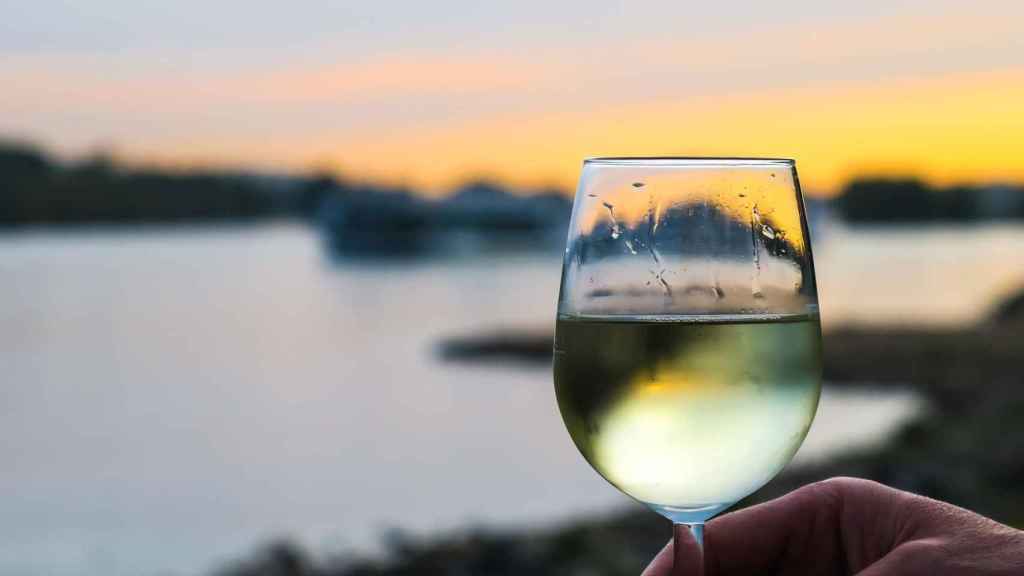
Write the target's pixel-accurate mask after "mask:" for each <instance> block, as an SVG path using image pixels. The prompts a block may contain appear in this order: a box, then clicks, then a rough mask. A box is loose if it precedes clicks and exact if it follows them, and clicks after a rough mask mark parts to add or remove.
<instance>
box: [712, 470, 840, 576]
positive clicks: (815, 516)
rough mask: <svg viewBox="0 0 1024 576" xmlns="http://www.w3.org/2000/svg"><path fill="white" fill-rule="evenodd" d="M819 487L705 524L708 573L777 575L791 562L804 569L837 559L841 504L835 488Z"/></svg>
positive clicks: (722, 575)
mask: <svg viewBox="0 0 1024 576" xmlns="http://www.w3.org/2000/svg"><path fill="white" fill-rule="evenodd" d="M822 484H823V483H818V484H811V485H809V486H804V487H803V488H800V489H798V490H795V491H793V492H790V493H789V494H787V495H785V496H782V497H781V498H776V499H775V500H772V501H770V502H766V503H764V504H759V505H757V506H752V507H750V508H746V509H744V510H740V511H738V512H733V513H731V514H726V515H725V516H722V517H721V518H717V519H715V520H712V521H711V522H709V523H708V525H707V528H706V530H705V537H704V541H705V543H706V558H705V561H706V564H707V570H708V573H709V574H714V575H721V576H726V575H731V574H749V573H760V572H767V571H773V570H780V569H783V568H784V567H785V565H786V563H787V561H789V560H793V561H796V562H799V565H800V566H801V568H802V569H806V568H807V567H809V566H813V565H820V564H822V563H823V562H824V561H826V560H832V559H834V558H836V557H838V556H837V552H838V550H836V530H837V527H838V524H839V518H838V509H839V506H838V504H839V500H838V498H837V496H836V494H835V491H834V490H833V489H831V488H828V487H827V486H822ZM808 573H812V572H808Z"/></svg>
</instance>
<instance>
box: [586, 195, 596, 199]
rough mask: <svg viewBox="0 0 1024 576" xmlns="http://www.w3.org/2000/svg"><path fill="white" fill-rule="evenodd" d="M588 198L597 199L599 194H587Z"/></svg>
mask: <svg viewBox="0 0 1024 576" xmlns="http://www.w3.org/2000/svg"><path fill="white" fill-rule="evenodd" d="M587 196H590V197H591V198H597V194H587Z"/></svg>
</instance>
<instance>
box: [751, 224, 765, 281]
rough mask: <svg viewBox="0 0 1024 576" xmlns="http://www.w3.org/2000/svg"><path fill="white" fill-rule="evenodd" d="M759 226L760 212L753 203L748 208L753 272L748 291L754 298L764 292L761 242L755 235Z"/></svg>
mask: <svg viewBox="0 0 1024 576" xmlns="http://www.w3.org/2000/svg"><path fill="white" fill-rule="evenodd" d="M761 226H762V224H761V212H760V211H758V209H757V204H754V206H753V207H752V208H751V209H750V243H751V250H752V251H753V252H752V253H751V256H752V257H753V259H754V273H753V275H752V276H751V278H750V293H751V294H752V295H753V296H754V299H755V300H761V299H763V298H764V294H762V293H761V250H760V247H761V242H760V241H759V240H758V237H757V231H758V229H759V228H760V227H761Z"/></svg>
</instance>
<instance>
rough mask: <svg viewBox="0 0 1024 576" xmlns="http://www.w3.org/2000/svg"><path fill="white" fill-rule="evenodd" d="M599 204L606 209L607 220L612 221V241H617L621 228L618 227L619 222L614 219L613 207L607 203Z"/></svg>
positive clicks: (620, 234)
mask: <svg viewBox="0 0 1024 576" xmlns="http://www.w3.org/2000/svg"><path fill="white" fill-rule="evenodd" d="M601 204H603V205H604V207H605V208H607V209H608V219H609V220H611V221H612V240H618V239H619V236H622V227H621V226H619V221H618V220H616V219H615V206H612V205H611V204H609V203H607V202H602V203H601Z"/></svg>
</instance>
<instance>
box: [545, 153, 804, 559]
mask: <svg viewBox="0 0 1024 576" xmlns="http://www.w3.org/2000/svg"><path fill="white" fill-rule="evenodd" d="M554 351H555V362H554V379H555V391H556V394H557V397H558V407H559V410H560V411H561V413H562V418H563V420H564V421H565V426H566V428H567V429H568V431H569V434H570V436H572V439H573V442H574V443H575V444H576V447H577V448H579V451H580V452H581V453H582V454H583V457H584V458H586V460H587V462H589V463H590V465H591V466H592V467H593V468H594V469H595V470H597V472H598V473H599V474H600V475H601V476H603V477H604V478H605V479H606V480H608V482H610V483H611V484H612V485H614V486H615V487H616V488H618V489H619V490H621V491H622V492H624V493H625V494H627V495H629V496H631V497H633V498H634V499H636V500H638V501H640V502H642V503H643V504H645V505H647V506H648V507H650V508H651V509H652V510H654V511H655V512H658V513H659V514H661V515H662V516H664V517H666V518H668V519H669V520H671V521H672V522H673V524H675V525H676V526H675V529H674V533H675V538H676V546H677V547H679V548H677V550H680V552H677V556H676V557H677V558H679V557H680V555H681V554H682V555H683V556H685V557H686V558H688V559H689V558H692V559H693V560H692V564H693V565H692V566H689V567H687V568H688V569H692V570H694V573H701V571H702V570H703V550H702V548H703V525H704V522H706V521H707V520H708V519H710V518H711V517H713V516H714V515H716V514H718V513H719V512H721V511H722V510H725V509H726V508H728V507H729V506H731V505H733V504H735V503H736V502H737V501H739V500H740V499H741V498H743V497H745V496H747V495H749V494H751V493H752V492H754V491H755V490H757V489H758V488H760V487H761V486H763V485H764V484H765V483H767V482H768V481H769V480H771V479H772V478H773V477H774V476H775V475H776V474H778V473H779V471H780V470H782V468H783V467H784V466H785V465H786V464H787V463H788V462H789V461H790V459H792V457H793V455H794V454H795V453H796V451H797V449H798V448H799V447H800V444H801V443H802V442H803V439H804V437H805V436H806V435H807V431H808V429H809V428H810V426H811V421H812V420H813V419H814V413H815V410H816V409H817V405H818V397H819V394H820V391H821V328H820V323H819V319H818V297H817V289H816V286H815V280H814V266H813V262H812V258H811V247H810V242H809V236H808V233H807V223H806V219H805V215H804V207H803V201H802V198H801V195H800V186H799V183H798V180H797V174H796V166H795V163H794V162H793V160H786V159H755V158H669V157H654V158H591V159H588V160H586V161H585V162H584V163H583V173H582V176H581V177H580V184H579V188H578V190H577V193H576V199H575V201H574V203H573V211H572V219H571V221H570V224H569V238H568V242H567V245H566V248H565V260H564V263H563V268H562V283H561V288H560V291H559V297H558V318H557V324H556V332H555V349H554ZM679 524H684V525H686V526H687V527H689V530H685V529H681V527H679V526H678V525H679ZM687 547H688V548H689V550H687V551H685V552H684V551H683V549H684V548H687ZM687 563H691V561H690V560H687ZM679 568H682V567H679Z"/></svg>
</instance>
